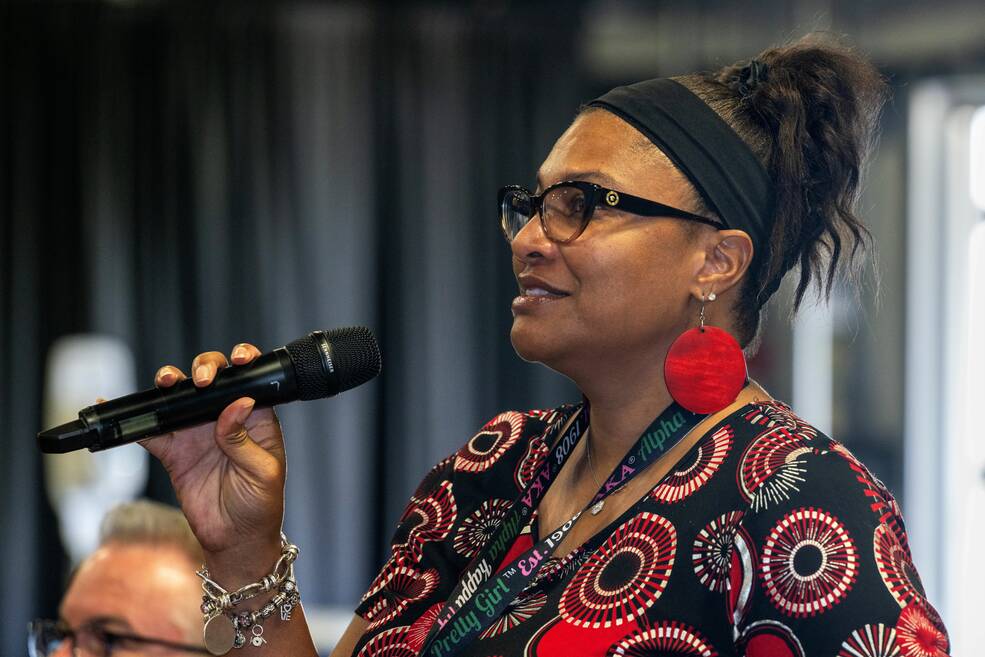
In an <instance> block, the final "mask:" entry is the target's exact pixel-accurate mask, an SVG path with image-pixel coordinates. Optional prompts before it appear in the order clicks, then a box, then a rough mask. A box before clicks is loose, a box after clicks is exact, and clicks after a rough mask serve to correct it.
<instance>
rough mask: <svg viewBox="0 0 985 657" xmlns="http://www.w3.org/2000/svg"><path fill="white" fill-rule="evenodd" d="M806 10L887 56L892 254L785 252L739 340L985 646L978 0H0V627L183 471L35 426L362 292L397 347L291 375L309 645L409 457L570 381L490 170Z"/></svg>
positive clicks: (982, 103) (289, 431) (161, 495)
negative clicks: (54, 445) (873, 494)
mask: <svg viewBox="0 0 985 657" xmlns="http://www.w3.org/2000/svg"><path fill="white" fill-rule="evenodd" d="M814 29H824V30H832V31H835V32H837V33H843V34H846V35H847V36H848V37H849V38H850V39H851V40H852V42H853V43H855V44H856V45H857V46H858V47H859V48H860V49H862V50H863V51H864V52H866V53H868V54H869V55H870V56H871V57H872V59H873V60H874V61H875V62H876V63H877V64H878V65H879V66H880V68H881V69H882V70H883V71H884V73H885V74H886V76H887V77H888V79H889V80H890V83H891V84H892V87H893V90H894V98H893V100H892V102H891V103H890V104H889V105H888V106H887V108H886V111H885V113H884V116H883V136H882V141H881V145H880V148H879V151H878V155H877V157H876V158H875V160H874V161H873V162H872V165H871V168H870V170H869V180H868V186H867V188H866V192H865V196H864V199H863V209H862V215H863V218H864V219H865V220H866V221H867V223H868V225H869V227H870V228H871V230H872V232H873V234H874V237H875V244H876V247H877V251H878V253H877V256H878V258H877V259H876V260H874V261H873V262H872V263H871V265H870V267H869V269H868V272H867V277H866V285H865V287H864V289H863V292H862V295H861V298H858V299H857V298H855V297H853V296H852V294H851V293H850V292H848V291H845V290H842V289H839V290H837V291H836V293H835V296H834V298H833V300H832V303H831V304H830V306H827V307H825V306H815V305H808V306H807V307H806V308H804V309H803V310H802V312H801V313H800V315H799V316H798V317H797V318H795V319H792V318H791V316H790V298H791V290H790V289H788V288H787V287H786V286H785V287H784V288H782V289H781V291H780V293H779V294H778V295H777V296H776V298H775V299H774V300H773V302H772V305H771V309H770V314H769V322H768V326H767V330H766V333H765V337H764V342H763V346H762V349H761V351H760V353H759V354H758V356H757V357H756V358H755V360H754V361H752V362H751V363H750V368H751V370H752V373H753V376H754V377H755V378H757V379H758V380H760V381H761V382H762V383H763V385H764V387H766V389H767V390H769V391H770V392H771V393H772V394H773V395H774V396H775V397H778V398H780V399H784V400H786V401H788V402H790V403H791V404H792V405H793V407H794V409H795V410H797V411H798V412H799V413H800V414H801V415H803V416H804V417H805V418H806V419H808V420H809V421H812V422H813V423H815V424H816V425H817V426H819V427H820V428H821V429H822V430H825V431H827V432H830V433H831V434H832V435H833V436H834V437H836V438H838V439H839V440H841V441H842V442H844V443H845V444H846V445H847V446H848V447H849V448H850V449H852V450H853V451H854V452H856V453H857V454H858V455H859V456H860V458H861V459H862V460H863V461H864V462H866V463H867V464H868V465H869V467H870V468H871V469H872V470H873V471H874V472H875V474H876V475H877V476H879V477H880V478H881V479H882V480H883V481H884V482H885V483H886V484H887V485H888V486H889V488H890V489H891V490H892V491H893V492H894V493H895V494H896V496H897V497H898V499H899V500H900V502H901V505H902V507H903V510H904V514H905V516H906V518H907V526H908V530H909V532H910V539H911V545H912V549H913V552H914V558H915V560H916V564H917V566H918V568H919V569H920V572H921V574H922V576H923V580H924V584H925V586H926V589H927V591H928V594H929V597H930V599H931V601H932V602H933V603H934V604H935V605H936V606H937V608H938V610H939V611H940V612H941V614H942V616H943V618H944V620H945V622H946V623H947V626H948V629H949V630H950V632H951V639H952V645H953V650H954V654H956V655H960V654H967V655H971V654H975V653H976V650H975V647H977V646H980V645H983V644H985V626H983V625H982V624H981V623H980V622H979V621H978V616H979V615H980V614H979V612H980V611H981V609H982V603H981V601H980V599H978V598H976V597H973V594H974V593H975V592H976V591H981V590H985V574H983V568H982V567H981V562H980V556H979V553H980V551H981V549H982V547H983V546H985V529H983V521H985V444H983V440H982V437H981V431H980V430H979V428H978V427H979V426H980V421H979V419H978V417H977V414H976V413H975V411H976V410H977V408H978V407H977V403H980V402H981V400H982V399H985V382H983V380H982V378H981V377H980V376H979V373H980V372H981V371H982V369H983V368H985V348H983V346H982V343H983V337H985V228H983V225H985V223H983V219H985V109H983V108H985V38H983V36H982V35H985V10H983V8H982V5H981V3H980V2H959V1H949V0H940V1H939V2H936V3H933V4H930V3H925V2H902V1H900V0H894V1H888V0H871V1H864V0H863V1H860V0H851V1H847V0H827V1H820V0H794V1H787V2H779V1H773V0H769V1H762V2H756V3H740V2H725V1H708V2H693V1H691V2H679V1H671V0H666V1H662V2H617V1H608V2H601V1H576V0H570V1H568V2H564V3H538V2H506V1H495V0H493V1H487V2H437V1H432V2H405V3H353V2H349V3H343V2H327V1H326V2H315V1H307V2H301V1H287V0H284V1H279V2H256V1H246V0H243V1H236V2H232V1H230V2H206V1H198V2H183V1H177V0H173V1H168V0H103V1H95V0H88V1H83V0H79V1H76V2H43V1H38V2H5V3H3V5H2V7H0V220H2V223H0V375H2V376H0V381H2V382H3V383H2V384H0V536H2V539H0V582H2V585H0V589H2V590H0V655H20V654H23V646H24V627H25V624H26V622H27V621H28V620H29V619H30V618H32V617H35V616H49V617H51V616H54V615H55V613H56V606H57V602H58V599H59V597H60V595H61V592H62V590H63V587H64V585H65V577H66V575H67V573H68V572H69V570H70V568H71V567H72V564H73V563H74V562H75V561H76V560H78V559H79V558H80V557H81V556H82V555H84V554H85V553H86V552H88V551H89V550H90V549H91V548H92V545H93V543H94V541H95V528H96V526H97V524H98V520H99V518H100V517H101V515H102V514H103V512H104V511H105V510H106V509H107V508H108V507H109V506H111V505H112V504H114V503H116V502H118V501H122V500H124V499H129V498H132V497H135V496H149V497H152V498H155V499H160V500H164V501H171V502H173V495H172V493H171V490H170V486H169V484H168V482H167V478H166V476H165V475H164V473H163V472H162V471H161V470H160V469H159V468H158V467H156V466H155V465H154V464H151V463H150V462H149V461H148V459H147V458H146V456H145V455H144V454H143V452H142V450H141V449H140V448H139V447H136V446H131V447H129V448H122V449H118V450H111V451H110V452H105V453H100V454H98V455H92V454H89V453H88V452H85V453H82V454H79V453H76V454H73V455H71V456H64V457H57V458H50V459H49V458H42V456H41V454H39V453H38V450H37V448H36V447H35V443H34V440H35V434H36V433H37V432H38V431H39V430H40V429H41V428H46V427H48V426H52V425H54V424H58V423H61V422H65V421H67V420H70V419H73V418H74V416H75V415H76V413H77V412H78V410H79V409H80V408H81V407H83V406H87V405H90V404H91V403H93V401H94V400H95V397H96V396H104V397H114V396H118V395H122V394H125V393H127V392H130V391H133V390H137V389H141V388H145V387H148V386H149V385H150V384H151V383H152V379H153V374H154V371H155V370H156V369H157V367H159V366H160V365H161V364H164V363H177V364H181V365H182V366H187V364H188V363H189V362H190V360H191V358H192V357H193V356H194V355H195V354H196V353H198V352H199V351H203V350H206V349H218V350H223V351H226V352H228V351H229V349H230V348H231V346H232V345H233V344H235V343H237V342H240V341H251V342H254V343H255V344H258V345H260V346H261V348H263V349H269V348H272V347H276V346H280V345H282V344H284V343H286V342H289V341H291V340H293V339H295V338H297V337H299V336H301V335H303V334H305V333H307V332H308V331H311V330H315V329H320V328H332V327H336V326H344V325H352V324H362V325H366V326H369V327H371V328H372V329H373V330H374V332H375V333H376V334H377V336H378V337H379V339H380V343H381V346H382V350H383V354H384V373H383V375H382V376H381V377H380V378H379V379H377V380H376V381H374V382H373V383H371V384H369V385H366V386H363V387H361V388H359V389H358V390H354V391H352V392H349V393H346V394H345V395H344V396H343V397H340V398H337V399H333V400H328V401H321V402H312V403H308V404H295V405H291V406H285V407H284V408H283V409H282V419H283V423H284V425H285V433H286V435H287V439H288V450H289V454H290V476H289V480H288V501H287V519H286V531H287V533H288V534H289V535H290V536H291V538H292V540H294V541H295V542H297V543H298V544H300V545H301V546H302V549H303V550H304V552H305V556H304V557H303V558H302V559H300V560H299V561H298V567H297V568H298V571H299V572H298V579H299V580H300V581H301V582H302V583H303V586H304V590H305V605H306V608H309V609H311V611H310V612H309V613H310V614H311V615H312V616H313V617H314V620H315V630H316V633H317V638H318V640H319V642H320V644H321V647H322V648H323V649H324V650H325V651H326V652H327V650H328V649H329V648H330V646H331V644H332V642H333V641H334V639H335V636H336V635H337V633H338V632H340V631H341V626H340V624H342V625H344V623H345V622H346V621H347V620H348V618H349V617H350V615H351V610H352V608H353V607H354V605H355V604H356V603H357V601H358V599H359V597H360V595H361V594H362V592H363V590H364V589H365V587H366V586H367V584H368V582H369V581H370V579H371V577H372V576H373V574H374V573H375V571H376V569H377V568H378V566H379V565H380V564H381V563H382V561H383V558H384V549H385V546H386V543H387V540H388V537H389V534H390V532H391V531H392V528H393V527H394V525H395V522H396V519H397V517H398V515H399V514H400V512H401V510H402V508H403V506H404V504H405V502H406V500H407V498H408V496H409V495H410V493H411V492H412V491H413V488H414V486H415V485H416V483H417V482H418V480H419V479H420V477H421V476H422V475H423V474H424V473H425V472H426V471H427V470H428V468H429V467H430V465H432V464H433V463H434V462H436V461H437V460H439V459H440V458H442V457H443V456H444V455H446V454H448V453H450V452H451V451H453V450H454V449H456V448H457V447H458V446H459V445H461V444H462V443H464V442H465V441H466V440H467V439H468V437H469V436H471V435H472V433H474V431H475V430H476V428H477V427H479V426H480V425H481V424H482V423H483V422H484V421H485V420H486V419H488V418H490V417H492V416H493V415H495V414H496V413H497V412H499V411H501V410H503V409H506V408H537V407H549V406H553V405H555V404H557V403H558V402H560V401H564V400H574V399H577V392H576V391H575V390H574V389H573V388H572V387H571V385H570V384H569V383H568V382H567V381H565V380H563V379H561V378H559V377H558V376H556V375H553V374H552V373H550V372H548V371H546V370H545V369H543V368H541V367H539V366H535V365H528V364H525V363H522V362H521V361H520V360H519V359H518V358H517V357H516V356H515V355H514V353H513V351H512V348H511V346H510V344H509V339H508V329H509V325H510V321H511V318H510V312H509V302H510V300H511V298H512V297H513V296H514V291H515V283H514V282H513V279H512V275H511V273H510V267H509V254H508V250H507V247H506V244H505V242H504V241H503V239H502V237H501V236H500V234H499V231H498V227H497V220H496V214H495V208H494V196H495V192H496V189H497V188H498V187H500V186H501V185H504V184H508V183H529V182H531V181H532V178H533V176H534V173H535V171H536V169H537V167H538V165H539V163H540V161H541V159H542V158H543V157H544V156H545V155H546V154H547V152H548V151H549V149H550V146H551V145H552V144H553V142H554V140H555V139H556V138H557V136H558V135H560V133H561V132H562V131H563V130H564V128H565V127H566V126H567V124H568V123H569V122H570V120H571V119H572V118H573V116H574V114H575V111H576V109H577V108H578V106H579V104H580V103H582V102H584V101H586V100H589V99H591V98H593V97H594V96H596V95H598V94H599V93H601V92H604V91H605V90H607V89H608V88H610V87H612V86H615V85H617V84H622V83H625V82H630V81H634V80H638V79H644V78H649V77H655V76H660V75H673V74H678V73H686V72H691V71H694V70H699V69H706V68H715V67H718V66H720V65H723V64H726V63H730V62H732V61H735V60H740V59H748V58H749V57H751V56H753V55H755V54H756V53H758V52H759V51H761V50H763V49H764V48H767V47H769V46H770V45H773V44H777V43H781V42H783V41H786V40H789V39H794V38H797V37H799V36H800V35H802V34H804V33H806V32H808V31H810V30H814ZM877 279H881V286H880V287H879V289H878V293H877V285H876V281H877ZM339 563H346V564H348V566H347V567H345V568H338V567H334V566H333V564H339Z"/></svg>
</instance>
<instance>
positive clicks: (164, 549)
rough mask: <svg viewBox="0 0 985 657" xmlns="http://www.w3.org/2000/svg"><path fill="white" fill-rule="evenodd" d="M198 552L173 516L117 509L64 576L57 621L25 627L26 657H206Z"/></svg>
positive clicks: (163, 510)
mask: <svg viewBox="0 0 985 657" xmlns="http://www.w3.org/2000/svg"><path fill="white" fill-rule="evenodd" d="M201 563H202V548H201V546H199V544H198V541H197V540H196V539H195V535H194V534H192V531H191V528H190V527H189V526H188V522H187V521H186V520H185V517H184V516H183V515H182V514H181V512H179V511H178V510H176V509H174V508H172V507H169V506H166V505H164V504H160V503H157V502H151V501H147V500H141V501H137V502H130V503H126V504H122V505H120V506H118V507H116V508H114V509H113V510H112V511H110V512H109V513H108V514H107V515H106V517H105V518H104V519H103V521H102V524H101V527H100V540H99V547H98V548H97V549H96V550H95V552H93V553H92V554H91V555H89V556H88V557H87V558H86V559H85V560H83V562H82V563H81V564H80V565H79V567H78V568H77V569H76V570H75V571H74V572H73V573H72V576H71V578H70V580H69V585H68V589H67V590H66V591H65V595H64V597H63V598H62V601H61V604H60V605H59V618H58V620H36V621H34V622H32V623H31V625H30V630H29V631H30V637H29V639H28V654H29V655H30V656H31V657H70V656H71V657H116V656H118V655H119V656H122V655H135V656H136V655H148V656H149V655H155V656H157V655H160V656H164V655H168V656H170V655H188V654H207V653H206V651H205V649H204V648H203V647H202V643H201V642H202V618H201V615H200V613H199V611H198V607H199V604H200V597H201V593H202V591H201V583H200V581H199V579H198V578H197V577H196V576H195V570H196V569H197V568H199V566H200V564H201Z"/></svg>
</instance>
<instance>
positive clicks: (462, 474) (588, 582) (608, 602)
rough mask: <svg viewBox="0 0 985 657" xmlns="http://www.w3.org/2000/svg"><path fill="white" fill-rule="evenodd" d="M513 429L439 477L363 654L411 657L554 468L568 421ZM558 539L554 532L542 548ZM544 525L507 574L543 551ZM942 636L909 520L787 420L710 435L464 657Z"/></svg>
mask: <svg viewBox="0 0 985 657" xmlns="http://www.w3.org/2000/svg"><path fill="white" fill-rule="evenodd" d="M571 412H572V407H570V406H563V407H560V408H558V409H555V410H553V411H531V412H527V413H515V412H510V413H503V414H501V415H499V416H497V417H495V418H493V419H492V420H491V421H490V422H488V423H487V424H486V425H485V426H484V427H483V428H482V429H481V430H480V431H479V433H477V434H476V435H475V436H474V437H473V438H472V439H471V440H470V441H469V442H468V443H467V444H466V445H465V446H464V447H462V449H460V450H459V451H458V452H457V453H456V454H454V455H452V456H450V457H448V458H447V459H445V460H443V461H441V462H440V463H438V465H436V466H435V467H434V468H433V469H432V470H431V472H430V473H429V474H428V475H427V476H426V477H425V478H424V480H423V481H422V482H421V485H420V487H419V488H418V490H417V492H416V493H415V494H414V496H413V497H412V498H411V500H410V503H409V504H408V506H407V509H406V511H404V513H403V516H402V517H401V519H400V523H399V526H398V528H397V531H396V533H395V534H394V537H393V547H392V556H391V558H390V559H389V560H388V561H387V563H386V564H385V565H384V566H383V568H382V570H381V571H380V573H379V575H378V576H377V577H376V579H375V580H374V581H373V582H372V584H371V585H370V587H369V590H368V591H367V592H366V595H365V596H364V597H363V600H362V603H361V604H360V605H359V607H358V608H357V610H356V613H357V614H359V615H360V616H361V617H362V618H364V619H365V620H366V621H367V622H368V623H369V627H368V630H367V631H366V633H365V635H364V636H363V637H362V639H361V640H360V641H359V643H358V645H357V646H356V649H355V652H354V653H353V654H355V655H358V656H359V657H369V656H377V657H383V656H385V657H413V656H415V655H417V654H418V653H419V651H420V650H421V647H422V645H423V641H424V638H425V637H426V636H427V634H428V631H429V629H430V626H431V624H432V623H433V622H434V619H435V617H436V616H437V614H438V611H439V610H440V609H441V607H442V603H443V602H444V601H445V599H446V598H447V597H448V595H449V594H450V592H451V591H452V589H453V588H454V587H455V584H456V583H457V582H458V579H459V575H460V573H461V572H462V571H463V570H464V569H465V567H466V566H467V565H468V563H469V562H470V561H471V559H472V558H473V557H474V556H475V555H476V554H478V552H479V550H480V548H481V547H482V546H483V544H484V543H485V541H486V540H488V539H489V537H490V536H491V535H492V533H493V530H494V529H495V528H496V527H497V526H498V524H499V523H500V522H501V521H502V519H503V517H504V516H505V515H506V511H507V509H509V508H510V505H511V504H512V503H513V501H514V500H515V499H516V498H517V496H518V493H519V491H521V490H522V489H523V488H524V487H525V486H526V485H527V483H528V482H529V479H530V477H531V475H532V474H533V473H534V472H535V471H536V468H537V466H538V465H539V464H540V463H541V462H542V460H543V459H544V458H545V456H546V454H547V452H548V448H549V446H548V445H547V444H545V440H544V434H545V432H546V430H547V428H548V426H549V425H550V424H551V422H553V421H554V420H555V419H557V418H558V417H560V416H561V415H560V414H563V415H567V414H569V413H571ZM550 529H553V528H547V530H548V531H549V530H550ZM538 532H539V530H538V528H537V525H536V514H535V515H534V518H533V519H532V523H531V525H530V526H529V527H527V528H526V530H525V531H524V533H522V534H521V535H520V536H519V537H518V538H517V539H516V542H515V544H514V545H513V548H512V550H511V551H510V554H508V555H507V556H506V557H505V559H504V563H509V561H511V560H512V559H513V557H514V556H516V555H518V554H520V553H522V552H523V551H524V550H525V549H527V548H529V547H530V546H531V545H532V544H533V536H536V535H537V534H538ZM948 648H949V645H948V638H947V633H946V630H945V629H944V625H943V623H942V622H941V619H940V617H939V616H938V614H937V612H936V611H935V610H934V608H933V607H932V606H931V605H930V603H929V602H928V601H927V598H926V596H925V594H924V590H923V586H922V585H921V583H920V578H919V576H918V574H917V571H916V569H915V568H914V566H913V562H912V560H911V557H910V551H909V548H908V545H907V537H906V530H905V528H904V526H903V519H902V517H901V515H900V510H899V507H898V506H897V504H896V501H895V500H894V499H893V496H892V495H891V494H890V493H889V491H888V490H887V489H886V488H885V486H884V485H883V484H882V483H881V482H880V481H879V480H878V479H876V478H875V477H874V476H873V475H872V473H870V472H869V471H868V470H867V469H866V467H865V466H864V465H862V464H861V463H860V462H859V461H858V460H857V459H856V458H855V457H854V456H853V455H852V454H851V453H850V452H849V451H848V450H847V449H845V447H843V446H842V445H840V444H839V443H837V442H835V441H833V440H832V439H830V438H828V437H827V436H824V435H823V434H820V433H819V432H818V431H817V430H816V429H815V428H813V427H811V426H810V425H808V424H806V423H805V422H804V421H803V420H801V419H800V418H799V417H797V416H796V415H795V414H794V413H793V412H792V411H791V410H790V408H789V407H788V406H786V405H784V404H782V403H780V402H768V403H765V402H758V403H753V404H748V405H746V406H744V407H743V408H741V409H739V410H737V411H735V412H734V413H732V414H731V415H730V416H728V417H727V418H725V419H724V420H723V421H721V422H720V423H719V424H718V425H716V426H715V427H714V428H712V429H711V430H710V431H709V432H708V433H707V434H706V435H705V436H704V438H702V440H701V441H700V442H699V443H698V444H696V445H695V446H694V447H692V448H691V450H690V451H689V452H688V453H687V454H686V455H685V456H684V457H683V458H682V459H681V461H680V463H679V464H678V466H677V468H676V470H674V471H672V472H670V473H668V474H667V475H666V476H665V477H664V478H663V479H662V480H661V481H660V482H659V483H658V484H657V485H656V486H655V487H654V488H653V489H652V490H651V491H650V493H649V494H648V495H647V496H645V497H644V498H642V499H640V500H638V501H637V502H636V503H635V504H634V505H633V506H631V507H630V508H629V509H628V510H627V511H626V512H625V513H624V514H622V516H621V517H619V518H618V519H617V520H615V521H614V522H613V523H612V524H611V525H609V526H608V527H606V528H605V529H603V530H602V531H600V532H599V533H598V534H596V535H595V536H594V537H593V538H591V539H589V540H588V541H587V542H586V543H585V544H583V545H582V546H581V547H579V548H577V549H576V550H574V551H573V552H572V553H571V554H569V555H567V556H565V557H563V558H553V559H550V560H548V562H547V564H546V565H545V566H544V568H542V570H541V571H540V573H539V574H538V575H537V577H536V579H535V580H534V581H533V582H531V584H530V585H529V586H528V587H527V588H526V589H525V590H524V592H523V593H522V594H521V596H520V597H519V598H517V599H516V600H515V601H514V602H513V603H512V604H511V606H510V607H509V608H508V609H507V611H506V612H505V613H504V614H503V615H502V616H500V617H499V618H498V619H497V620H496V621H495V622H494V623H493V624H492V625H490V626H489V627H488V628H487V629H486V630H485V631H484V632H483V633H482V634H481V635H480V637H479V639H478V640H476V641H475V642H473V643H472V644H471V645H470V646H468V647H467V648H466V649H465V650H464V651H463V652H462V653H461V654H463V655H471V656H475V657H480V656H481V657H494V656H500V657H508V656H521V655H522V656H524V657H535V656H536V657H555V656H557V657H562V656H570V655H592V656H595V655H597V656H599V657H603V656H609V655H661V656H666V655H682V656H683V655H701V656H704V657H713V656H715V655H747V656H749V657H765V656H768V657H787V656H793V655H796V656H801V655H806V656H814V655H817V656H819V657H820V656H825V657H827V656H834V655H837V656H839V657H842V656H843V657H892V656H897V655H898V656H900V657H937V656H940V655H946V654H948Z"/></svg>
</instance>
